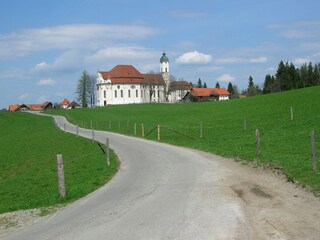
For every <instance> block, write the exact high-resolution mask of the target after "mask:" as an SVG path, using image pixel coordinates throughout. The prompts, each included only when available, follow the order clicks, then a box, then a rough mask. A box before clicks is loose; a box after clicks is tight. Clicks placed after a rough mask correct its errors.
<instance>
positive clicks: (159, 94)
mask: <svg viewBox="0 0 320 240" xmlns="http://www.w3.org/2000/svg"><path fill="white" fill-rule="evenodd" d="M158 98H160V90H158Z"/></svg>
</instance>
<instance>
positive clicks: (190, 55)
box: [176, 51, 212, 64]
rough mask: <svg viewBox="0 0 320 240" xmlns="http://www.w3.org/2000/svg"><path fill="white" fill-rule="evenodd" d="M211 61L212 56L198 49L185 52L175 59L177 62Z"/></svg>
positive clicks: (196, 62) (199, 62) (197, 62)
mask: <svg viewBox="0 0 320 240" xmlns="http://www.w3.org/2000/svg"><path fill="white" fill-rule="evenodd" d="M211 61H212V56H211V55H208V54H203V53H199V52H198V51H193V52H187V53H184V54H182V55H181V56H180V57H178V58H177V59H176V63H178V64H206V63H210V62H211Z"/></svg>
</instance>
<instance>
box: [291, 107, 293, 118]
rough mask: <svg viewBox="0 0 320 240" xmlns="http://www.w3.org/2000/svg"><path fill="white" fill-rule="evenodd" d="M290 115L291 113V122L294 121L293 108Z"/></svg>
mask: <svg viewBox="0 0 320 240" xmlns="http://www.w3.org/2000/svg"><path fill="white" fill-rule="evenodd" d="M290 113H291V121H293V108H292V107H291V108H290Z"/></svg>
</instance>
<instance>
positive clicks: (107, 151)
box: [106, 138, 110, 166]
mask: <svg viewBox="0 0 320 240" xmlns="http://www.w3.org/2000/svg"><path fill="white" fill-rule="evenodd" d="M106 161H107V164H108V166H109V165H110V152H109V138H107V139H106Z"/></svg>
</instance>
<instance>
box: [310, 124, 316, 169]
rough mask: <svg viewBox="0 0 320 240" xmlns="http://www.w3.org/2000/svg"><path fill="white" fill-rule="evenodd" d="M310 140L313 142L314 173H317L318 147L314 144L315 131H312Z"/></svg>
mask: <svg viewBox="0 0 320 240" xmlns="http://www.w3.org/2000/svg"><path fill="white" fill-rule="evenodd" d="M310 140H311V156H312V171H313V172H315V171H316V170H317V158H316V146H315V144H314V130H312V131H311V134H310Z"/></svg>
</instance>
